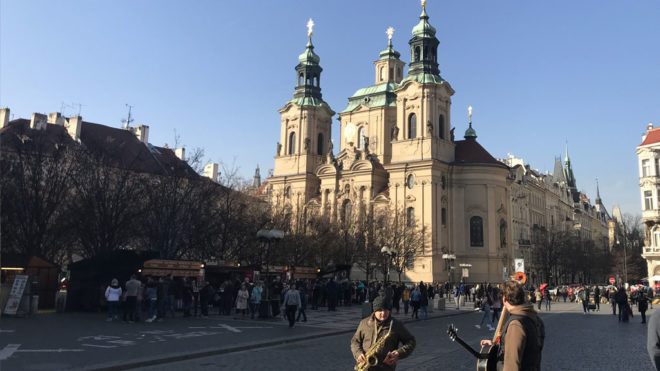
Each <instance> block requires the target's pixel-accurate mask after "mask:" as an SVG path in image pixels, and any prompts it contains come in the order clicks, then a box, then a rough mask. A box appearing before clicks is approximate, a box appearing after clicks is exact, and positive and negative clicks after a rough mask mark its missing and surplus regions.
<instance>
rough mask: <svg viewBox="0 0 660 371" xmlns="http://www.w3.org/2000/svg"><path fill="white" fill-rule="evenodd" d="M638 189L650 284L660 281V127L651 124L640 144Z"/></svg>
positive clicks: (644, 250) (638, 150)
mask: <svg viewBox="0 0 660 371" xmlns="http://www.w3.org/2000/svg"><path fill="white" fill-rule="evenodd" d="M637 158H638V166H639V188H640V196H641V201H642V222H643V223H644V249H643V253H642V257H643V258H644V259H646V264H647V268H648V272H649V284H650V285H653V284H655V283H660V127H658V128H654V127H653V124H652V123H649V124H648V125H647V126H646V132H645V133H644V134H642V143H641V144H640V145H639V146H637Z"/></svg>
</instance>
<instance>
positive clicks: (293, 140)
mask: <svg viewBox="0 0 660 371" xmlns="http://www.w3.org/2000/svg"><path fill="white" fill-rule="evenodd" d="M294 153H296V132H295V131H292V132H291V134H289V154H290V155H292V154H294Z"/></svg>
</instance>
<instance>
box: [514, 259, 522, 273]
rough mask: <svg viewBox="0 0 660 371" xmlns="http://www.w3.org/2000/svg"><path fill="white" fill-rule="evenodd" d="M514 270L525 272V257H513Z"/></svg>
mask: <svg viewBox="0 0 660 371" xmlns="http://www.w3.org/2000/svg"><path fill="white" fill-rule="evenodd" d="M513 266H514V267H515V269H514V270H513V271H514V272H523V273H525V259H513Z"/></svg>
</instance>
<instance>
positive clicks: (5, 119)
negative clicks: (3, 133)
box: [0, 108, 9, 129]
mask: <svg viewBox="0 0 660 371" xmlns="http://www.w3.org/2000/svg"><path fill="white" fill-rule="evenodd" d="M8 124H9V108H1V109H0V129H2V128H4V127H6V126H7V125H8Z"/></svg>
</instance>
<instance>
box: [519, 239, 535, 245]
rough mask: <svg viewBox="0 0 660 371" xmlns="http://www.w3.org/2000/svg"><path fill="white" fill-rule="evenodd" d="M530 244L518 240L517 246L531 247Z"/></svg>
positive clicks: (529, 242)
mask: <svg viewBox="0 0 660 371" xmlns="http://www.w3.org/2000/svg"><path fill="white" fill-rule="evenodd" d="M531 245H532V242H531V241H530V240H522V239H521V240H518V246H531Z"/></svg>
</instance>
